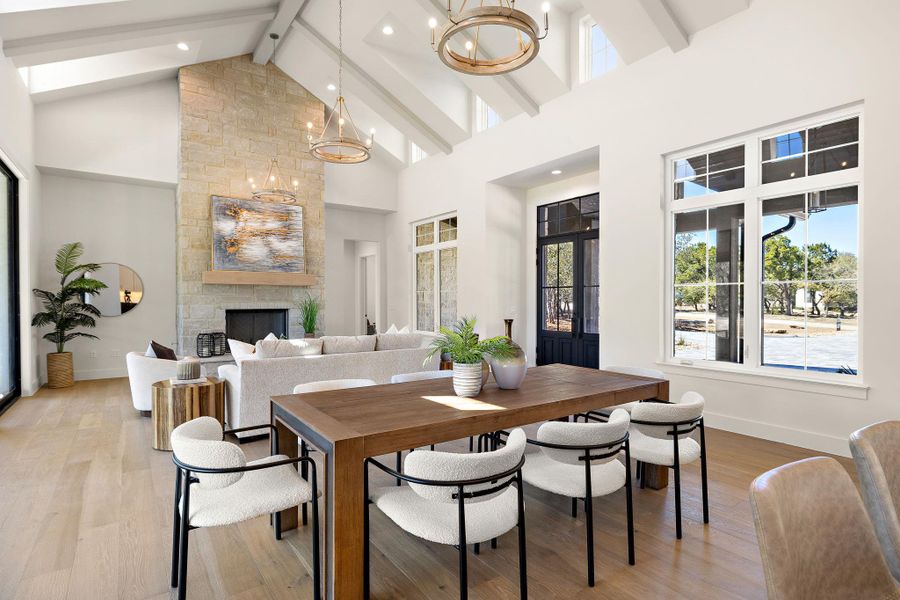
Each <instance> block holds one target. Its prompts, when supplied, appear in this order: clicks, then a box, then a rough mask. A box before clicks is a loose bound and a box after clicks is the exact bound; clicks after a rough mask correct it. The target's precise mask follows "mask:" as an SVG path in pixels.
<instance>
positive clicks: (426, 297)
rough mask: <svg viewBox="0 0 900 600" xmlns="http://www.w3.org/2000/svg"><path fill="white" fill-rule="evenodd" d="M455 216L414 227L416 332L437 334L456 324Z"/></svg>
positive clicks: (431, 220) (430, 220)
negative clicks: (436, 332)
mask: <svg viewBox="0 0 900 600" xmlns="http://www.w3.org/2000/svg"><path fill="white" fill-rule="evenodd" d="M457 232H458V229H457V221H456V216H455V215H452V216H444V217H439V218H435V219H429V220H428V221H424V222H421V223H417V224H414V225H413V241H414V246H413V277H414V280H415V282H414V283H415V285H414V291H413V295H414V297H413V306H414V307H415V329H416V330H418V331H437V330H438V329H439V328H440V327H451V326H452V325H453V324H454V323H455V322H456V237H457Z"/></svg>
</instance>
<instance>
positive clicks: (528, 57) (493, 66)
mask: <svg viewBox="0 0 900 600" xmlns="http://www.w3.org/2000/svg"><path fill="white" fill-rule="evenodd" d="M467 2H468V0H463V1H462V4H461V5H460V7H459V10H458V11H457V12H456V14H454V13H453V6H452V4H453V2H452V0H447V24H446V25H444V27H443V28H442V29H441V30H440V33H437V32H436V31H435V30H436V29H437V19H435V18H434V17H432V18H431V19H429V20H428V26H429V27H430V28H431V47H432V48H434V50H435V52H437V53H438V56H439V57H440V58H441V61H442V62H443V63H444V64H445V65H447V66H448V67H450V68H451V69H454V70H456V71H460V72H461V73H468V74H469V75H500V74H503V73H509V72H510V71H515V70H516V69H521V68H522V67H524V66H525V65H527V64H528V63H530V62H531V61H533V60H534V59H535V57H536V56H537V54H538V51H539V50H540V47H541V40H542V39H544V38H545V37H547V31H548V30H549V29H550V17H549V12H550V4H549V3H548V2H544V3H543V4H542V5H541V10H543V12H544V34H543V35H541V32H540V28H539V27H538V24H537V22H536V21H535V20H534V19H532V18H531V17H530V16H529V15H528V14H527V13H525V12H523V11H521V10H518V9H517V8H516V0H496V2H497V5H496V6H485V0H481V3H480V6H477V7H473V8H469V9H466V3H467ZM482 27H484V28H485V30H486V31H488V30H494V29H499V28H503V29H506V30H509V31H507V32H504V33H505V34H506V37H507V38H508V39H509V40H511V41H512V42H513V44H514V47H513V49H512V51H511V52H509V53H507V54H505V55H503V56H499V57H490V56H487V55H485V53H484V51H482V55H481V56H480V57H479V55H478V51H479V42H481V38H482V37H485V36H484V35H483V34H482V31H481V29H482ZM495 37H498V36H495ZM498 42H499V40H497V41H493V42H492V43H493V44H494V45H496V44H497V43H498Z"/></svg>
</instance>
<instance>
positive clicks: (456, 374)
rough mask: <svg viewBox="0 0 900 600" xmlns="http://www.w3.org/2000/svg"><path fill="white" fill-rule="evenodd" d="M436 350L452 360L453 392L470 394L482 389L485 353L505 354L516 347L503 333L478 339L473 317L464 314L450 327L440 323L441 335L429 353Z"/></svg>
mask: <svg viewBox="0 0 900 600" xmlns="http://www.w3.org/2000/svg"><path fill="white" fill-rule="evenodd" d="M436 354H447V355H449V356H450V359H451V360H452V361H453V391H455V392H456V395H457V396H460V397H462V398H473V397H475V396H477V395H478V394H479V392H481V386H482V383H483V380H482V377H481V370H482V362H483V361H484V359H485V357H497V358H507V357H510V356H513V355H514V354H515V348H514V347H513V346H512V345H511V344H510V341H509V338H507V337H505V336H497V337H492V338H488V339H486V340H481V339H479V336H478V334H477V333H475V318H474V317H463V318H461V319H460V320H459V321H457V322H456V324H455V325H454V326H453V327H452V328H450V327H441V330H440V335H439V336H437V337H436V338H435V339H434V341H433V342H432V343H431V352H430V353H429V354H428V357H429V358H431V357H433V356H434V355H436Z"/></svg>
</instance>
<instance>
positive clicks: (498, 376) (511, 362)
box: [491, 342, 528, 390]
mask: <svg viewBox="0 0 900 600" xmlns="http://www.w3.org/2000/svg"><path fill="white" fill-rule="evenodd" d="M510 343H511V344H512V346H513V347H514V348H515V349H516V353H515V354H514V355H513V356H510V357H509V358H494V357H493V356H492V357H491V372H492V373H493V374H494V381H496V382H497V386H498V387H499V388H500V389H502V390H517V389H519V386H520V385H522V380H523V379H525V373H526V372H527V371H528V357H527V356H526V355H525V351H524V350H522V348H521V347H520V346H519V345H518V344H516V343H515V342H510Z"/></svg>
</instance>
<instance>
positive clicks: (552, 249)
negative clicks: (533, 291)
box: [542, 244, 559, 287]
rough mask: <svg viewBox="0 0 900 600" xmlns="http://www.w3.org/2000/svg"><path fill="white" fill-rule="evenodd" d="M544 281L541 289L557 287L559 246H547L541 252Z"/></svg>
mask: <svg viewBox="0 0 900 600" xmlns="http://www.w3.org/2000/svg"><path fill="white" fill-rule="evenodd" d="M542 254H543V257H542V263H543V269H542V271H543V272H544V280H543V286H542V287H556V286H557V285H559V244H547V245H546V246H544V247H543V250H542Z"/></svg>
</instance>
